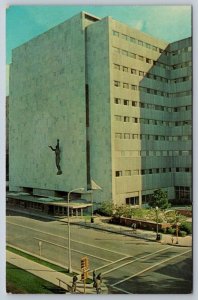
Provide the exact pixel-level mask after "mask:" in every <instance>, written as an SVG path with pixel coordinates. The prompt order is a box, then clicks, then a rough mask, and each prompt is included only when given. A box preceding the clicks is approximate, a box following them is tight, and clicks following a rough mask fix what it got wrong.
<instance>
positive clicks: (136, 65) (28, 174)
mask: <svg viewBox="0 0 198 300" xmlns="http://www.w3.org/2000/svg"><path fill="white" fill-rule="evenodd" d="M191 52H192V51H191V38H190V37H189V38H187V39H184V40H180V41H176V42H174V43H171V44H168V43H167V42H164V41H161V40H158V39H156V38H154V37H151V36H149V35H147V34H145V33H142V32H140V31H138V30H135V29H132V28H130V27H129V26H128V25H126V24H123V23H120V22H118V21H116V20H114V19H112V18H111V17H105V18H103V19H99V18H97V17H95V16H92V15H90V14H87V13H84V12H82V13H81V14H79V15H77V16H74V17H73V18H71V19H69V20H67V21H65V22H64V23H62V24H60V25H58V26H56V27H54V28H52V29H51V30H49V31H47V32H46V33H44V34H41V35H40V36H38V37H36V38H34V39H32V40H30V41H29V42H27V43H25V44H23V45H22V46H20V47H18V48H16V49H14V51H13V59H12V64H11V71H10V99H9V115H10V135H9V147H10V152H9V156H10V171H9V176H10V178H9V181H10V190H11V191H18V190H23V191H24V190H29V191H31V192H32V193H33V194H46V195H49V194H51V193H52V194H53V193H56V194H58V193H60V194H61V193H63V194H64V193H66V192H68V191H70V190H72V189H74V188H78V187H84V188H85V190H89V189H90V188H91V187H90V181H91V178H92V179H93V180H94V181H95V182H97V184H98V185H100V186H101V187H102V191H101V192H97V193H95V194H94V201H95V202H101V201H109V200H112V201H113V202H114V203H115V204H118V205H121V204H131V205H142V204H144V203H146V202H147V201H148V200H149V197H150V195H151V194H152V193H153V191H154V190H156V189H158V188H161V189H163V190H166V191H167V192H168V196H169V199H173V200H174V199H175V200H176V201H177V202H181V203H182V202H184V201H186V202H190V201H191V195H192V189H191V186H192V180H191V157H192V156H191V155H192V154H191V150H192V145H191V134H192V129H191V119H192V118H191V113H192V110H191V109H192V77H191V76H192V62H191ZM57 139H59V141H60V151H61V157H60V159H61V161H60V165H61V170H62V174H61V175H57V173H56V165H55V157H54V153H53V152H52V151H51V150H50V149H49V147H48V145H52V146H53V147H55V145H56V141H57ZM87 197H88V196H87ZM83 198H86V193H85V194H84V195H83Z"/></svg>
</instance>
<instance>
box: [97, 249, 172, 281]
mask: <svg viewBox="0 0 198 300" xmlns="http://www.w3.org/2000/svg"><path fill="white" fill-rule="evenodd" d="M172 247H173V246H169V247H166V248H164V249H160V250H158V251H155V252H152V253H149V254H146V255H144V256H141V257H138V258H136V259H134V260H132V261H130V262H127V263H125V264H123V265H121V266H118V267H115V268H113V269H110V270H108V271H106V272H104V273H103V275H104V274H108V273H111V272H112V271H114V270H117V269H120V268H122V267H124V266H126V265H129V264H131V263H134V262H136V261H138V260H142V259H144V258H146V257H148V256H152V255H154V254H157V253H159V252H162V251H165V250H167V249H169V248H172Z"/></svg>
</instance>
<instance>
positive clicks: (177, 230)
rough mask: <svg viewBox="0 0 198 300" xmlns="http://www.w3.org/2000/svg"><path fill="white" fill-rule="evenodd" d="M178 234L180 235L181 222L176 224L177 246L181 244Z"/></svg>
mask: <svg viewBox="0 0 198 300" xmlns="http://www.w3.org/2000/svg"><path fill="white" fill-rule="evenodd" d="M178 234H179V222H176V238H177V239H176V244H179V241H178Z"/></svg>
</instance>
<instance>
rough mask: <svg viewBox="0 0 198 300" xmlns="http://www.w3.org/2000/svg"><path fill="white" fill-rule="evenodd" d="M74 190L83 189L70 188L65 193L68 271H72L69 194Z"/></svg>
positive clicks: (82, 189)
mask: <svg viewBox="0 0 198 300" xmlns="http://www.w3.org/2000/svg"><path fill="white" fill-rule="evenodd" d="M76 191H81V192H83V191H84V188H77V189H74V190H71V191H70V192H69V193H68V195H67V220H68V263H69V267H68V271H69V273H72V266H71V238H70V237H71V233H70V217H69V200H70V194H71V193H73V192H76Z"/></svg>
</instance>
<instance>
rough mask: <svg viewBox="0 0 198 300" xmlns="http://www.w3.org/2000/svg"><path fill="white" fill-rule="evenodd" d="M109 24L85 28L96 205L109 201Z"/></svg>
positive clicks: (104, 21) (89, 130) (110, 198)
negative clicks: (96, 188)
mask: <svg viewBox="0 0 198 300" xmlns="http://www.w3.org/2000/svg"><path fill="white" fill-rule="evenodd" d="M108 22H109V20H108V18H104V19H102V20H101V21H98V22H96V23H94V24H92V25H90V26H89V27H88V28H87V45H86V48H87V56H86V67H87V82H88V86H89V124H90V126H89V127H88V128H87V130H88V139H89V142H90V175H91V177H92V179H93V180H94V181H95V182H96V183H97V184H98V185H99V186H101V187H102V191H96V192H94V201H96V202H100V201H109V200H112V178H111V176H112V171H111V164H112V159H111V111H110V109H111V106H110V74H109V30H108V28H109V25H108Z"/></svg>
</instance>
